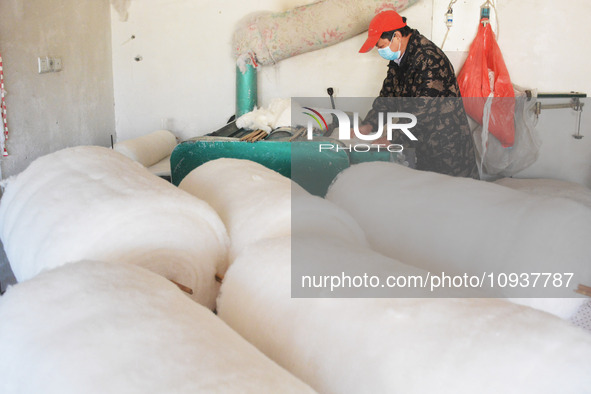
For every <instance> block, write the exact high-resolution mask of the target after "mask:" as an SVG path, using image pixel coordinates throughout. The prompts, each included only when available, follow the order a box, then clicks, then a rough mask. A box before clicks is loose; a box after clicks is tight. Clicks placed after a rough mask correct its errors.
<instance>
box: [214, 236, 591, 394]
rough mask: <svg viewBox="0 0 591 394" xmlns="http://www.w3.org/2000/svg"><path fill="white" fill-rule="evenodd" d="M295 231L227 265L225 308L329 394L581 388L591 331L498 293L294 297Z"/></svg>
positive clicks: (588, 366) (265, 347) (241, 327)
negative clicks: (484, 296) (443, 296)
mask: <svg viewBox="0 0 591 394" xmlns="http://www.w3.org/2000/svg"><path fill="white" fill-rule="evenodd" d="M291 255H292V251H291V239H290V238H289V237H284V238H275V239H270V240H265V241H261V242H259V243H257V244H254V245H251V246H250V247H248V248H247V249H245V250H244V251H243V252H242V253H241V254H240V256H238V258H237V259H236V260H235V261H234V262H233V264H232V265H231V266H230V268H229V270H228V272H227V273H226V276H225V279H224V283H223V285H222V287H221V293H220V294H221V295H220V298H219V299H218V315H219V316H220V317H221V318H222V319H223V320H224V321H226V322H227V323H228V324H229V325H230V326H231V327H232V328H234V329H235V330H236V331H237V332H238V333H240V334H241V335H242V336H243V337H244V338H246V339H247V340H248V341H249V342H251V343H253V344H254V345H255V346H257V347H258V348H259V349H260V350H262V351H263V352H264V353H265V354H266V355H267V356H269V357H270V358H271V359H273V360H275V361H276V362H277V363H278V364H279V365H281V366H283V367H284V368H286V369H287V370H289V371H291V372H292V373H293V374H295V375H296V376H297V377H299V378H301V379H302V380H303V381H305V382H306V383H308V384H310V385H311V386H312V387H313V388H314V389H316V390H318V391H319V392H323V393H361V392H366V393H407V394H412V393H420V394H423V393H429V392H433V393H454V394H458V393H470V394H472V393H495V394H496V393H509V392H511V393H549V394H550V393H552V394H554V393H558V392H560V393H583V392H586V391H588V388H589V385H590V384H591V376H590V375H589V371H590V370H591V359H590V358H589V357H588V355H589V352H591V337H590V336H589V335H588V333H586V332H585V331H583V330H582V329H580V328H577V327H573V326H571V325H569V324H568V323H567V322H564V321H563V320H561V319H559V318H557V317H554V316H552V315H549V314H546V313H543V312H540V311H536V310H534V309H530V308H527V307H523V306H519V305H515V304H512V303H508V302H506V301H503V300H498V299H474V298H467V299H458V298H453V299H451V298H450V299H431V298H424V299H409V298H379V299H368V298H360V299H353V298H345V299H326V298H325V299H322V298H316V299H314V298H312V299H310V298H308V299H302V298H300V299H297V298H291V294H290V273H291V271H290V268H291V267H290V260H291Z"/></svg>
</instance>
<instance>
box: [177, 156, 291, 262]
mask: <svg viewBox="0 0 591 394" xmlns="http://www.w3.org/2000/svg"><path fill="white" fill-rule="evenodd" d="M179 189H182V190H185V191H187V192H189V193H191V194H193V195H194V196H196V197H198V198H199V199H202V200H204V201H206V202H207V203H209V204H210V205H211V206H212V207H213V209H215V210H216V212H217V213H218V214H219V216H220V217H221V219H222V221H223V222H224V223H225V225H226V228H227V229H228V235H229V236H230V240H231V249H230V259H231V260H232V259H233V258H234V257H235V256H236V255H237V254H238V253H240V251H241V250H242V249H243V248H244V247H245V246H247V245H249V244H251V243H253V242H256V241H258V240H260V239H265V238H272V237H277V236H283V235H289V234H290V233H291V181H290V180H289V179H288V178H286V177H284V176H282V175H280V174H279V173H277V172H275V171H272V170H270V169H268V168H266V167H264V166H262V165H260V164H258V163H255V162H252V161H249V160H238V159H218V160H213V161H210V162H207V163H205V164H203V165H201V166H199V167H197V168H196V169H194V170H193V171H191V172H190V173H189V174H188V175H187V176H186V177H185V178H184V179H183V180H182V182H181V183H180V185H179Z"/></svg>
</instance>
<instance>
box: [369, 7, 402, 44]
mask: <svg viewBox="0 0 591 394" xmlns="http://www.w3.org/2000/svg"><path fill="white" fill-rule="evenodd" d="M404 26H406V23H405V22H404V21H403V20H402V17H401V16H400V15H398V12H396V11H382V12H380V13H379V14H377V15H376V16H374V17H373V19H372V20H371V22H369V29H368V30H367V40H365V43H364V44H363V46H362V47H361V49H360V50H359V52H360V53H365V52H369V51H370V50H371V48H373V47H374V46H376V44H377V42H378V40H379V39H380V36H381V35H382V33H383V32H385V31H391V30H397V29H400V28H403V27H404Z"/></svg>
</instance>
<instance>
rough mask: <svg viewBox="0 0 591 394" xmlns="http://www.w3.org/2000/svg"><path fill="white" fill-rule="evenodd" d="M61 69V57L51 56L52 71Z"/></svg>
mask: <svg viewBox="0 0 591 394" xmlns="http://www.w3.org/2000/svg"><path fill="white" fill-rule="evenodd" d="M61 70H62V58H61V57H54V58H53V71H56V72H57V71H61Z"/></svg>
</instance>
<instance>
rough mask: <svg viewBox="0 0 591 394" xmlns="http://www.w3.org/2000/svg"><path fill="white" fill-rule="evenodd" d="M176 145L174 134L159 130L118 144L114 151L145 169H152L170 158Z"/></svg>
mask: <svg viewBox="0 0 591 394" xmlns="http://www.w3.org/2000/svg"><path fill="white" fill-rule="evenodd" d="M176 145H177V143H176V137H175V136H174V134H172V133H171V132H170V131H168V130H157V131H154V132H152V133H150V134H147V135H144V136H141V137H138V138H133V139H129V140H125V141H121V142H117V143H116V144H115V145H114V146H113V149H114V150H116V151H117V152H119V153H121V154H122V155H124V156H127V157H129V158H130V159H132V160H134V161H137V162H138V163H141V164H142V165H143V166H144V167H150V166H153V165H154V164H156V163H158V162H159V161H161V160H162V159H164V158H166V157H167V156H170V154H171V153H172V151H173V149H174V147H175V146H176Z"/></svg>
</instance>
